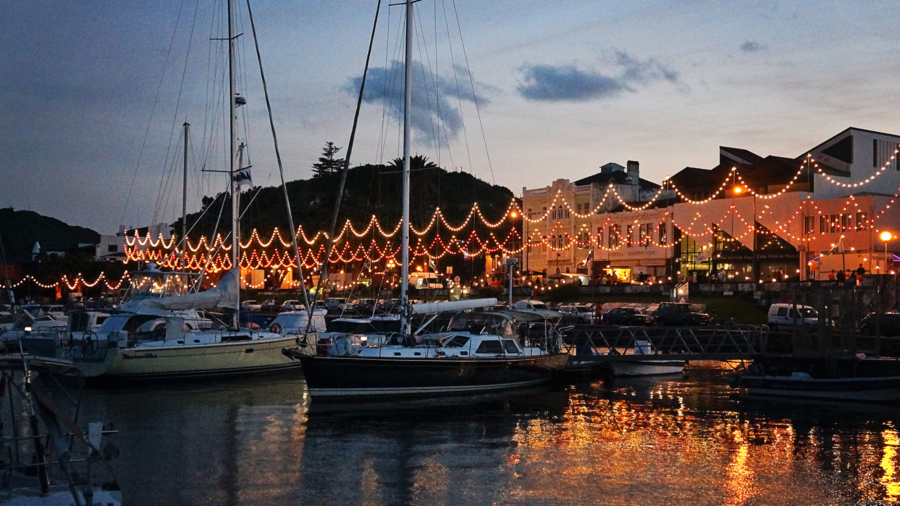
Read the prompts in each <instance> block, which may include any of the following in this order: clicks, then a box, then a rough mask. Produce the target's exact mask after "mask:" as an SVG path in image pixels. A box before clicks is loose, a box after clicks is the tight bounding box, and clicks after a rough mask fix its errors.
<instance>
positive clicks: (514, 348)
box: [503, 339, 522, 355]
mask: <svg viewBox="0 0 900 506" xmlns="http://www.w3.org/2000/svg"><path fill="white" fill-rule="evenodd" d="M503 344H504V345H505V346H506V353H509V354H512V355H518V354H519V353H522V352H521V351H520V350H519V346H518V345H517V344H516V343H515V341H512V340H509V339H504V340H503Z"/></svg>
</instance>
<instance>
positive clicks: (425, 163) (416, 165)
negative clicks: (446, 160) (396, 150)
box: [388, 155, 440, 172]
mask: <svg viewBox="0 0 900 506" xmlns="http://www.w3.org/2000/svg"><path fill="white" fill-rule="evenodd" d="M388 166H389V167H394V168H397V169H403V158H394V159H393V160H391V163H390V164H389V165H388ZM439 168H440V167H438V166H437V164H436V163H434V162H432V161H431V160H429V159H428V157H427V156H425V155H413V156H410V157H409V170H410V172H412V171H416V170H426V169H439Z"/></svg>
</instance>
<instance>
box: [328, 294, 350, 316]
mask: <svg viewBox="0 0 900 506" xmlns="http://www.w3.org/2000/svg"><path fill="white" fill-rule="evenodd" d="M346 307H347V299H345V298H343V297H331V298H328V299H325V309H327V310H328V312H329V313H340V312H343V311H344V309H346Z"/></svg>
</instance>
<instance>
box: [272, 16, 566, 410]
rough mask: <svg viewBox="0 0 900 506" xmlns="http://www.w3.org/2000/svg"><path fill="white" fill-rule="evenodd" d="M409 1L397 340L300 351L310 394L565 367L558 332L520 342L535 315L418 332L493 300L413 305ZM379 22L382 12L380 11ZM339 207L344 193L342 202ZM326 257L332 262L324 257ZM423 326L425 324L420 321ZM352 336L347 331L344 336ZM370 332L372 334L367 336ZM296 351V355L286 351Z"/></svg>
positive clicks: (504, 379)
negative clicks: (439, 318)
mask: <svg viewBox="0 0 900 506" xmlns="http://www.w3.org/2000/svg"><path fill="white" fill-rule="evenodd" d="M417 1H419V0H406V1H405V2H404V5H405V7H406V26H405V28H406V51H405V65H404V70H405V72H404V101H403V103H404V106H403V109H404V111H403V173H402V180H403V184H402V193H403V195H402V198H403V211H402V218H401V248H400V251H401V261H400V269H401V271H400V277H401V282H400V323H401V327H400V333H401V335H400V338H399V339H393V338H390V339H386V338H385V336H377V338H376V339H373V340H372V341H373V342H375V345H374V346H372V345H371V343H369V340H368V339H367V338H366V339H365V341H366V343H365V344H362V343H361V344H358V345H356V346H355V347H354V346H346V345H344V346H336V345H333V346H332V347H331V354H330V355H302V356H301V355H297V356H296V358H298V359H299V361H300V362H301V363H302V365H303V370H304V376H305V377H306V382H307V387H308V389H309V394H310V396H311V397H312V398H337V397H373V396H398V395H437V394H448V393H450V394H458V393H471V392H484V391H493V390H503V389H509V388H516V387H523V386H529V385H535V384H539V383H542V382H545V381H548V380H549V379H550V378H551V376H552V374H553V373H554V372H555V371H557V370H560V369H562V368H563V367H565V364H566V361H567V359H568V355H567V354H564V353H561V352H560V348H561V346H560V341H559V338H558V336H553V335H551V336H547V335H545V336H544V338H545V339H543V340H540V341H538V342H534V341H533V342H527V341H528V340H527V339H526V342H525V343H523V344H524V346H522V345H520V343H519V342H518V337H519V335H518V330H519V329H520V328H523V327H522V326H525V327H527V326H528V325H530V322H532V321H534V320H535V319H537V315H535V314H513V313H516V312H508V313H502V314H501V313H499V312H494V313H491V314H477V313H460V314H459V315H457V317H456V318H454V319H453V320H452V321H451V322H450V324H449V329H450V330H449V331H448V332H443V333H436V334H426V335H422V336H415V335H413V333H412V332H411V330H412V329H411V327H410V318H411V317H412V315H413V314H424V313H432V312H433V313H437V312H441V311H444V310H451V311H459V310H464V309H473V308H479V307H485V306H489V305H494V304H495V303H496V299H481V300H471V301H455V302H443V303H434V304H414V305H411V304H410V303H409V296H408V293H407V286H408V284H409V232H410V223H409V214H410V212H409V209H410V187H409V186H410V143H411V142H410V134H411V127H412V123H411V119H412V114H411V109H412V84H413V79H412V77H413V76H412V65H411V63H412V58H413V55H412V47H413V20H414V10H413V6H414V3H415V2H417ZM376 22H377V16H376ZM337 202H338V205H339V203H340V198H338V200H337ZM325 261H326V262H327V261H328V259H327V258H326V259H325ZM423 327H424V326H423ZM347 337H349V336H347ZM364 337H367V336H364ZM285 354H286V355H288V356H293V355H292V354H291V353H285Z"/></svg>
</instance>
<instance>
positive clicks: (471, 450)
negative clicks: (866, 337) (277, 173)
mask: <svg viewBox="0 0 900 506" xmlns="http://www.w3.org/2000/svg"><path fill="white" fill-rule="evenodd" d="M727 381H728V372H727V370H722V369H715V370H712V369H702V370H691V371H689V373H688V374H687V375H686V376H685V377H681V376H676V377H666V378H657V379H652V380H648V379H640V380H632V381H619V380H617V381H616V382H615V383H614V385H613V386H612V388H607V386H606V385H604V383H603V382H602V381H598V382H595V383H584V384H579V385H576V386H571V387H560V388H555V389H545V390H539V391H530V392H522V393H518V394H515V395H510V394H507V395H499V396H482V397H476V398H457V399H446V400H440V401H438V400H420V401H407V402H401V403H377V404H360V403H352V404H348V405H334V404H319V403H315V402H313V403H310V402H309V400H308V398H307V397H306V395H305V385H304V381H303V378H302V376H301V375H296V376H287V377H285V376H279V377H267V378H258V379H253V380H240V381H227V382H216V383H207V384H202V385H200V384H198V385H168V386H160V387H153V388H139V389H133V388H132V389H128V390H124V389H123V390H109V391H103V390H87V391H85V392H84V393H83V402H84V404H83V409H84V410H85V411H84V414H83V415H82V420H104V421H108V422H112V423H113V424H114V425H115V427H116V428H118V429H119V430H120V431H121V432H120V434H119V435H117V436H114V437H113V438H112V439H111V440H112V441H113V442H114V443H115V444H116V445H117V446H118V447H119V448H120V449H121V455H122V456H121V457H120V458H119V460H118V461H117V463H116V474H117V476H118V479H119V482H120V484H121V486H122V489H123V491H124V495H125V500H126V503H127V504H155V505H158V504H191V505H193V504H222V505H239V504H240V505H243V504H251V505H256V504H258V505H271V504H372V505H377V504H407V503H408V504H491V503H498V504H692V505H694V504H734V505H738V504H766V505H770V504H771V505H774V504H887V503H890V502H893V501H897V500H900V474H898V467H900V457H898V446H900V434H898V427H897V424H898V422H900V420H898V419H900V416H898V415H900V413H898V411H896V410H894V409H889V408H886V407H880V408H879V407H866V406H827V407H823V406H821V405H798V404H793V405H789V406H783V405H781V406H779V405H765V404H752V403H747V402H745V401H741V400H738V399H736V398H734V392H733V391H732V390H731V389H730V388H729V387H728V384H727Z"/></svg>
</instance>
